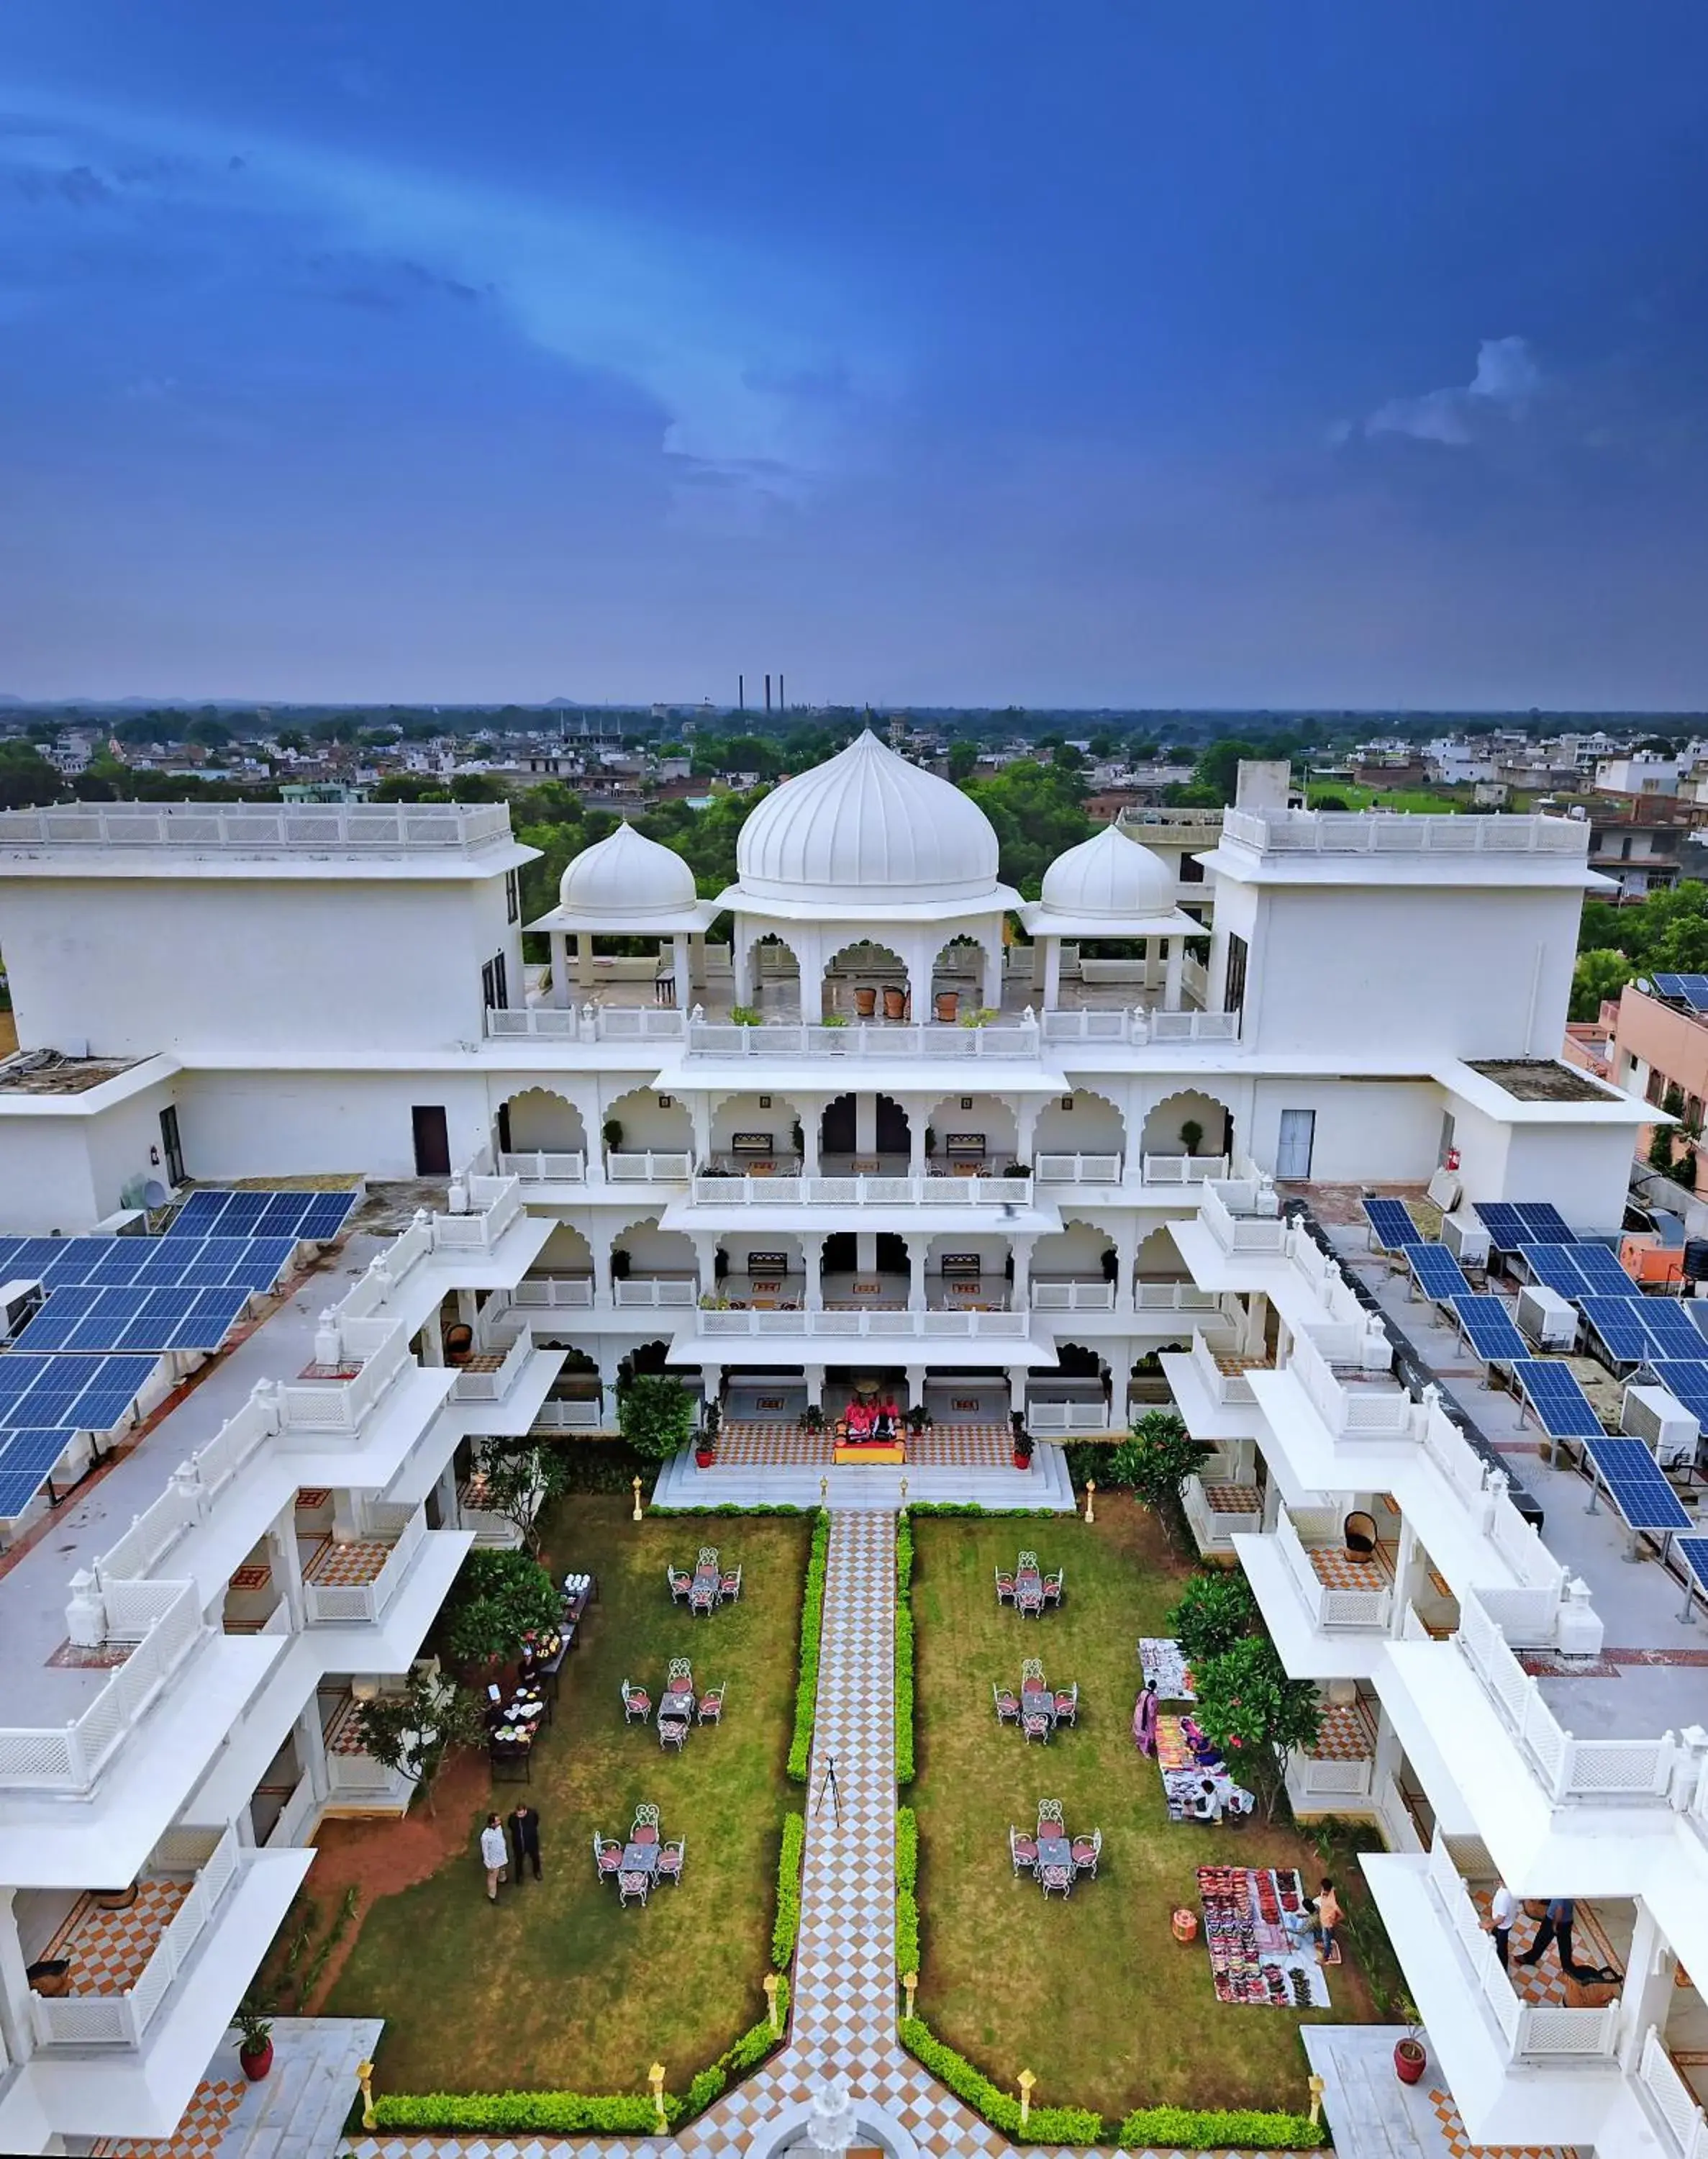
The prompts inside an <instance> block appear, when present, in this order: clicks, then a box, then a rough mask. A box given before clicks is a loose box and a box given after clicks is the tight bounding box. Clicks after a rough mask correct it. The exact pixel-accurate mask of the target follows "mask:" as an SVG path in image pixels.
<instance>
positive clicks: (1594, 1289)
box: [1524, 1245, 1643, 1297]
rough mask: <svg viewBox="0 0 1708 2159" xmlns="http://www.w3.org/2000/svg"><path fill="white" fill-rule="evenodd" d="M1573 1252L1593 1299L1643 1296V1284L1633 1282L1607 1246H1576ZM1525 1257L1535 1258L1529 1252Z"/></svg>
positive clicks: (1615, 1254)
mask: <svg viewBox="0 0 1708 2159" xmlns="http://www.w3.org/2000/svg"><path fill="white" fill-rule="evenodd" d="M1540 1249H1541V1248H1540V1246H1538V1247H1537V1250H1540ZM1571 1250H1572V1256H1573V1258H1574V1259H1575V1260H1576V1262H1577V1269H1578V1272H1579V1273H1580V1274H1581V1276H1583V1278H1584V1281H1586V1283H1587V1284H1588V1285H1589V1291H1590V1294H1591V1296H1592V1297H1641V1296H1642V1294H1643V1286H1642V1284H1641V1283H1640V1282H1638V1281H1633V1279H1632V1278H1631V1276H1629V1275H1628V1274H1627V1273H1626V1271H1625V1270H1624V1268H1623V1267H1622V1266H1620V1265H1619V1256H1618V1254H1617V1252H1610V1251H1609V1250H1607V1246H1606V1245H1573V1246H1572V1248H1571ZM1524 1256H1525V1257H1526V1259H1529V1258H1530V1257H1532V1255H1531V1254H1530V1253H1528V1252H1527V1253H1526V1254H1525V1255H1524Z"/></svg>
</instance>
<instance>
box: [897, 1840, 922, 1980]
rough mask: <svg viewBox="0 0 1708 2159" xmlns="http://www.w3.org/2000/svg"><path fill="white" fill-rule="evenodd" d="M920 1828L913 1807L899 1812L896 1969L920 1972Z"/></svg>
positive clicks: (904, 1971) (903, 1971)
mask: <svg viewBox="0 0 1708 2159" xmlns="http://www.w3.org/2000/svg"><path fill="white" fill-rule="evenodd" d="M896 1970H898V1972H901V1973H903V1974H905V1973H907V1972H910V1971H918V1970H919V1824H918V1822H916V1821H915V1820H914V1810H913V1809H912V1808H911V1807H899V1808H898V1809H897V1810H896Z"/></svg>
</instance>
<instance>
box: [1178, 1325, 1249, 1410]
mask: <svg viewBox="0 0 1708 2159" xmlns="http://www.w3.org/2000/svg"><path fill="white" fill-rule="evenodd" d="M1192 1367H1193V1371H1195V1372H1196V1373H1197V1374H1198V1379H1199V1381H1200V1383H1201V1384H1202V1385H1203V1389H1204V1391H1205V1392H1206V1393H1207V1394H1208V1395H1209V1398H1210V1400H1211V1401H1213V1402H1215V1403H1218V1404H1219V1406H1221V1407H1222V1408H1224V1409H1229V1408H1234V1409H1240V1408H1243V1407H1245V1405H1246V1404H1248V1403H1250V1402H1255V1401H1256V1400H1257V1397H1256V1395H1254V1394H1253V1393H1252V1391H1251V1382H1250V1379H1249V1378H1248V1377H1247V1376H1246V1375H1245V1371H1243V1370H1241V1371H1237V1372H1224V1370H1223V1369H1222V1368H1221V1366H1220V1365H1219V1364H1218V1363H1217V1362H1216V1354H1215V1352H1214V1350H1213V1349H1211V1348H1210V1345H1209V1343H1208V1342H1206V1341H1205V1339H1204V1338H1203V1333H1201V1332H1200V1331H1198V1329H1197V1328H1194V1329H1193V1337H1192Z"/></svg>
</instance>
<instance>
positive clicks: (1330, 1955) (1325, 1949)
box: [1315, 1874, 1343, 1964]
mask: <svg viewBox="0 0 1708 2159" xmlns="http://www.w3.org/2000/svg"><path fill="white" fill-rule="evenodd" d="M1315 1902H1316V1906H1317V1955H1318V1956H1319V1957H1320V1958H1321V1959H1322V1962H1323V1963H1324V1964H1338V1963H1339V1961H1340V1950H1339V1949H1338V1946H1337V1944H1336V1943H1335V1939H1334V1930H1335V1929H1336V1928H1337V1927H1338V1925H1339V1924H1340V1922H1341V1918H1342V1917H1343V1914H1342V1912H1341V1909H1340V1899H1339V1898H1338V1897H1337V1896H1336V1895H1335V1893H1334V1884H1333V1882H1331V1881H1330V1880H1329V1878H1328V1876H1327V1875H1326V1874H1325V1875H1324V1876H1323V1877H1322V1888H1321V1889H1320V1890H1319V1891H1318V1892H1317V1897H1316V1899H1315Z"/></svg>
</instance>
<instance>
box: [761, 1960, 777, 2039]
mask: <svg viewBox="0 0 1708 2159" xmlns="http://www.w3.org/2000/svg"><path fill="white" fill-rule="evenodd" d="M759 1984H760V1986H763V1988H764V1990H765V2006H766V2008H767V2009H768V2010H769V2011H770V2016H771V2029H772V2030H773V2031H774V2032H776V2031H778V2030H779V2029H780V2028H781V2027H779V2024H778V2022H777V1975H776V1973H775V1972H774V1971H768V1972H767V1973H766V1974H765V1976H764V1977H763V1979H762V1980H760V1981H759Z"/></svg>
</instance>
